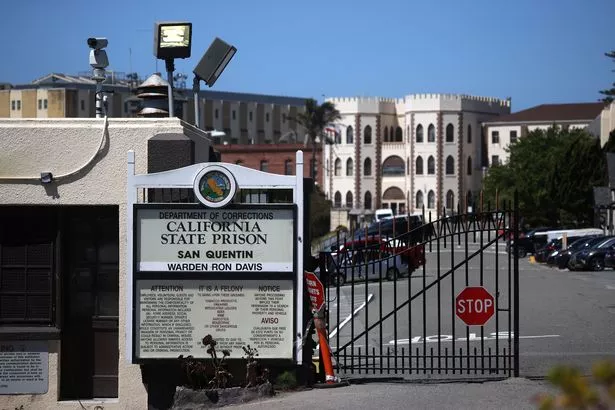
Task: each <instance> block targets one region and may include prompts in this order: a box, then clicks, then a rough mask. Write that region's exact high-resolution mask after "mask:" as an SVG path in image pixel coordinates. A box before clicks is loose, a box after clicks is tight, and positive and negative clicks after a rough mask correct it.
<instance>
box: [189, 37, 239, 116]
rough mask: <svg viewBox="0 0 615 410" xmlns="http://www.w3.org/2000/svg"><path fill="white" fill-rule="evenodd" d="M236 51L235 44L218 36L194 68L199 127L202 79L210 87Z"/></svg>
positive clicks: (195, 110) (194, 93)
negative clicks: (228, 42) (226, 41)
mask: <svg viewBox="0 0 615 410" xmlns="http://www.w3.org/2000/svg"><path fill="white" fill-rule="evenodd" d="M236 52H237V49H236V48H235V47H234V46H231V45H229V44H227V43H225V42H224V41H222V40H221V39H219V38H218V37H216V38H215V39H214V41H212V43H211V44H210V45H209V48H208V49H207V51H206V52H205V54H203V57H201V61H199V63H198V64H197V66H196V67H194V70H192V72H193V73H194V80H193V81H192V93H193V99H194V125H195V126H196V127H197V128H201V115H200V112H201V110H200V108H199V91H200V84H201V80H203V81H204V82H205V84H206V85H207V86H208V87H211V86H213V85H214V83H215V82H216V80H217V79H218V77H220V74H222V72H223V71H224V69H225V68H226V66H227V64H228V63H229V61H231V59H232V58H233V56H234V55H235V53H236Z"/></svg>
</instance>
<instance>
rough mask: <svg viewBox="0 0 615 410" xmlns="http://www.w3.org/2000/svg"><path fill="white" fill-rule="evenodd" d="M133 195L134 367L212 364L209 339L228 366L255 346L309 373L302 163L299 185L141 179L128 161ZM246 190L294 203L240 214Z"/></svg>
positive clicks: (255, 179)
mask: <svg viewBox="0 0 615 410" xmlns="http://www.w3.org/2000/svg"><path fill="white" fill-rule="evenodd" d="M127 186H128V188H127V190H128V192H127V205H128V212H127V214H128V217H127V224H126V228H127V237H128V244H127V248H128V250H127V260H128V262H129V263H128V264H127V265H128V266H127V275H126V295H127V304H126V306H127V308H126V323H127V324H126V359H127V361H128V362H129V363H139V362H142V361H143V360H149V359H174V358H177V357H178V356H179V355H184V356H188V355H192V356H193V357H197V358H204V357H209V356H208V354H207V352H206V348H205V347H204V346H203V344H202V342H201V341H202V339H203V337H204V336H206V335H208V334H210V335H212V337H213V338H214V339H215V340H216V341H217V343H218V345H217V347H218V348H219V349H221V350H222V349H227V350H229V352H230V358H241V357H242V355H243V350H242V347H244V346H247V345H250V346H251V347H255V348H256V349H258V354H259V357H260V358H267V359H294V360H295V361H296V362H297V363H298V364H302V363H301V362H302V346H301V341H302V339H303V330H302V327H303V306H302V305H303V245H304V244H303V242H304V240H303V153H302V152H301V151H298V152H297V153H296V173H295V175H292V176H288V175H278V174H270V173H266V172H261V171H257V170H253V169H250V168H246V167H243V166H240V165H236V164H227V163H203V164H195V165H191V166H188V167H184V168H180V169H176V170H171V171H165V172H160V173H154V174H143V175H135V155H134V152H132V151H129V152H128V181H127ZM148 188H191V189H193V190H194V193H195V197H196V198H197V199H198V201H199V203H194V204H185V203H182V204H176V203H164V204H161V203H145V201H144V197H145V194H144V195H143V196H142V197H141V198H139V194H138V190H140V189H141V190H143V191H142V192H143V193H145V190H146V189H148ZM242 189H250V190H274V189H284V190H291V191H292V192H293V203H292V204H258V205H255V204H238V203H237V202H236V198H237V197H238V196H237V195H236V193H237V192H239V191H240V190H242ZM139 199H141V202H139ZM234 199H235V200H234Z"/></svg>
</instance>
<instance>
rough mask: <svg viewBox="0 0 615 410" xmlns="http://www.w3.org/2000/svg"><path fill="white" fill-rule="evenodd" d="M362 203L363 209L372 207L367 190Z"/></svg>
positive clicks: (370, 196) (370, 197) (370, 195)
mask: <svg viewBox="0 0 615 410" xmlns="http://www.w3.org/2000/svg"><path fill="white" fill-rule="evenodd" d="M363 204H364V205H365V209H372V194H371V193H370V192H369V191H367V192H366V193H365V201H363Z"/></svg>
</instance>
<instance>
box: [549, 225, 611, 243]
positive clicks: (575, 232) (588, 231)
mask: <svg viewBox="0 0 615 410" xmlns="http://www.w3.org/2000/svg"><path fill="white" fill-rule="evenodd" d="M545 234H547V242H551V241H552V240H554V239H561V238H563V237H564V234H566V237H567V238H570V237H573V236H575V237H576V236H591V235H604V231H603V230H602V229H598V228H582V229H561V230H557V231H547V232H545Z"/></svg>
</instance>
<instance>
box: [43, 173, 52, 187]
mask: <svg viewBox="0 0 615 410" xmlns="http://www.w3.org/2000/svg"><path fill="white" fill-rule="evenodd" d="M40 180H41V183H42V184H44V185H47V184H51V183H52V182H53V174H52V173H51V172H41V178H40Z"/></svg>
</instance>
